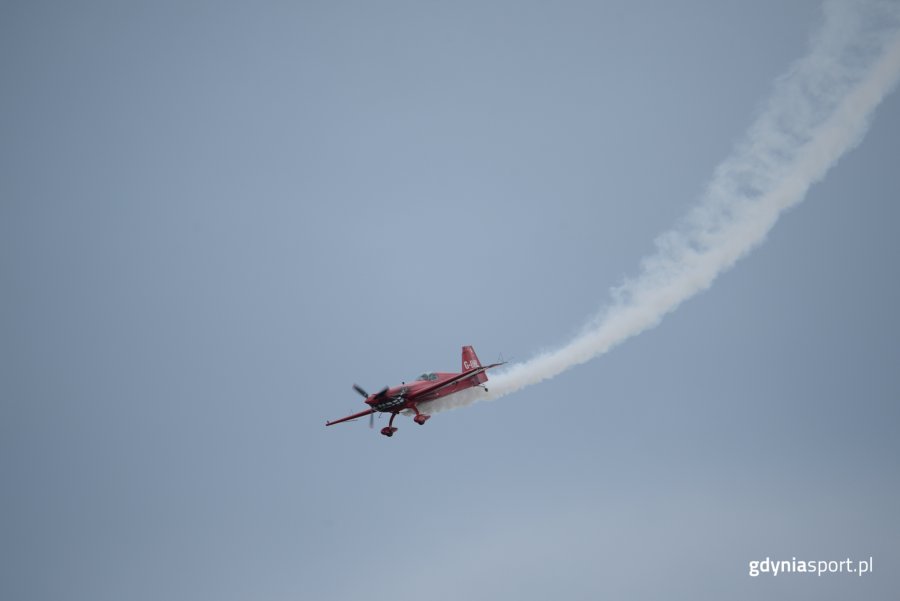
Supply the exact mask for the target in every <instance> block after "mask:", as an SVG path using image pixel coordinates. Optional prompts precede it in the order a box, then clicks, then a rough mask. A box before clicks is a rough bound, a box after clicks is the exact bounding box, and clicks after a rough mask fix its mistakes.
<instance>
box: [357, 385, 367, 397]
mask: <svg viewBox="0 0 900 601" xmlns="http://www.w3.org/2000/svg"><path fill="white" fill-rule="evenodd" d="M353 390H355V391H356V392H358V393H359V395H360V396H361V397H363V398H364V399H367V398H369V393H368V392H366V391H365V390H363V387H362V386H360V385H359V384H354V385H353Z"/></svg>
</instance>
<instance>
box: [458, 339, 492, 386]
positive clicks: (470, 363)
mask: <svg viewBox="0 0 900 601" xmlns="http://www.w3.org/2000/svg"><path fill="white" fill-rule="evenodd" d="M479 367H481V361H479V360H478V355H476V354H475V349H474V348H472V347H471V346H464V347H462V370H463V373H465V372H467V371H472V370H475V369H478V368H479ZM475 378H476V379H477V380H478V382H479V383H481V382H487V374H486V373H484V372H481V373H479V374H478V375H477V376H475Z"/></svg>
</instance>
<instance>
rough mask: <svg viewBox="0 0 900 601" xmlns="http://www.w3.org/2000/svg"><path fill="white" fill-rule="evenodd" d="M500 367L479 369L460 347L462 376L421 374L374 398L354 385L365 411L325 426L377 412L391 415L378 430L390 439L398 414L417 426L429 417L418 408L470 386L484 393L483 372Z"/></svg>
mask: <svg viewBox="0 0 900 601" xmlns="http://www.w3.org/2000/svg"><path fill="white" fill-rule="evenodd" d="M503 363H504V362H501V363H492V364H490V365H482V364H481V363H480V362H479V361H478V356H477V355H476V354H475V349H473V348H472V347H471V346H464V347H462V372H460V373H443V372H439V373H434V372H432V373H425V374H422V375H421V376H419V378H418V379H417V380H416V381H415V382H413V383H411V384H407V383H405V382H404V383H402V384H401V385H400V386H394V387H390V386H386V387H385V388H384V390H382V391H381V392H376V393H375V394H369V393H367V392H366V391H365V390H363V389H362V388H361V387H360V386H358V385H356V384H354V385H353V390H355V391H356V392H358V393H359V394H360V395H361V396H363V397H365V399H366V405H369V408H368V409H366V410H365V411H360V412H359V413H354V414H353V415H348V416H347V417H342V418H341V419H336V420H334V421H332V422H326V423H325V425H326V426H333V425H334V424H339V423H341V422H346V421H350V420H352V419H357V418H359V417H365V416H367V415H368V416H371V415H372V414H374V413H375V412H376V411H378V412H381V413H390V414H391V420H390V421H389V422H388V425H387V427H385V428H382V429H381V433H382V434H384V435H385V436H393V435H394V432H396V431H397V428H395V427H394V418H395V417H397V414H398V413H400V412H401V411H413V412H415V414H416V415H415V417H413V421H415V422H416V423H417V424H419V425H420V426H421V425H422V424H424V423H425V422H426V421H428V418H429V417H431V416H430V415H426V414H424V413H422V412H421V411H419V405H421V404H422V403H427V402H429V401H433V400H435V399H439V398H441V397H445V396H448V395H451V394H454V393H456V392H459V391H461V390H465V389H467V388H472V387H473V386H481V387H482V388H484V390H485V391H487V387H486V386H485V385H484V383H485V382H487V379H488V377H487V374H486V373H484V372H486V371H487V370H489V369H491V368H493V367H497V366H499V365H503ZM371 419H372V418H371V417H370V418H369V420H370V421H369V425H370V426H371V424H372V422H371Z"/></svg>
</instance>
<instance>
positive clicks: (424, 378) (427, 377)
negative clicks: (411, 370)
mask: <svg viewBox="0 0 900 601" xmlns="http://www.w3.org/2000/svg"><path fill="white" fill-rule="evenodd" d="M416 379H417V380H419V381H420V382H434V381H435V380H437V379H438V376H437V374H436V373H434V372H433V371H432V372H428V373H425V374H422V375H421V376H419V377H418V378H416Z"/></svg>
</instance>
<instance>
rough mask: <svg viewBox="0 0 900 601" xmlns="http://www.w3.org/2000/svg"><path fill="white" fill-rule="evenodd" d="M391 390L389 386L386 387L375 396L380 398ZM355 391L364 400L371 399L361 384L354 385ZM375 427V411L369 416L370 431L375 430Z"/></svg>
mask: <svg viewBox="0 0 900 601" xmlns="http://www.w3.org/2000/svg"><path fill="white" fill-rule="evenodd" d="M389 389H390V387H389V386H385V387H384V388H383V389H382V390H381V392H379V393H378V394H376V395H375V396H377V397H379V396H384V394H385V393H387V391H388V390H389ZM353 390H355V391H356V392H357V393H358V394H359V396H361V397H362V398H364V399H368V398H369V393H368V392H366V391H365V389H364V388H363V387H362V386H360V385H359V384H354V385H353ZM374 427H375V412H374V411H373V412H372V413H370V414H369V429H372V428H374Z"/></svg>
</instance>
